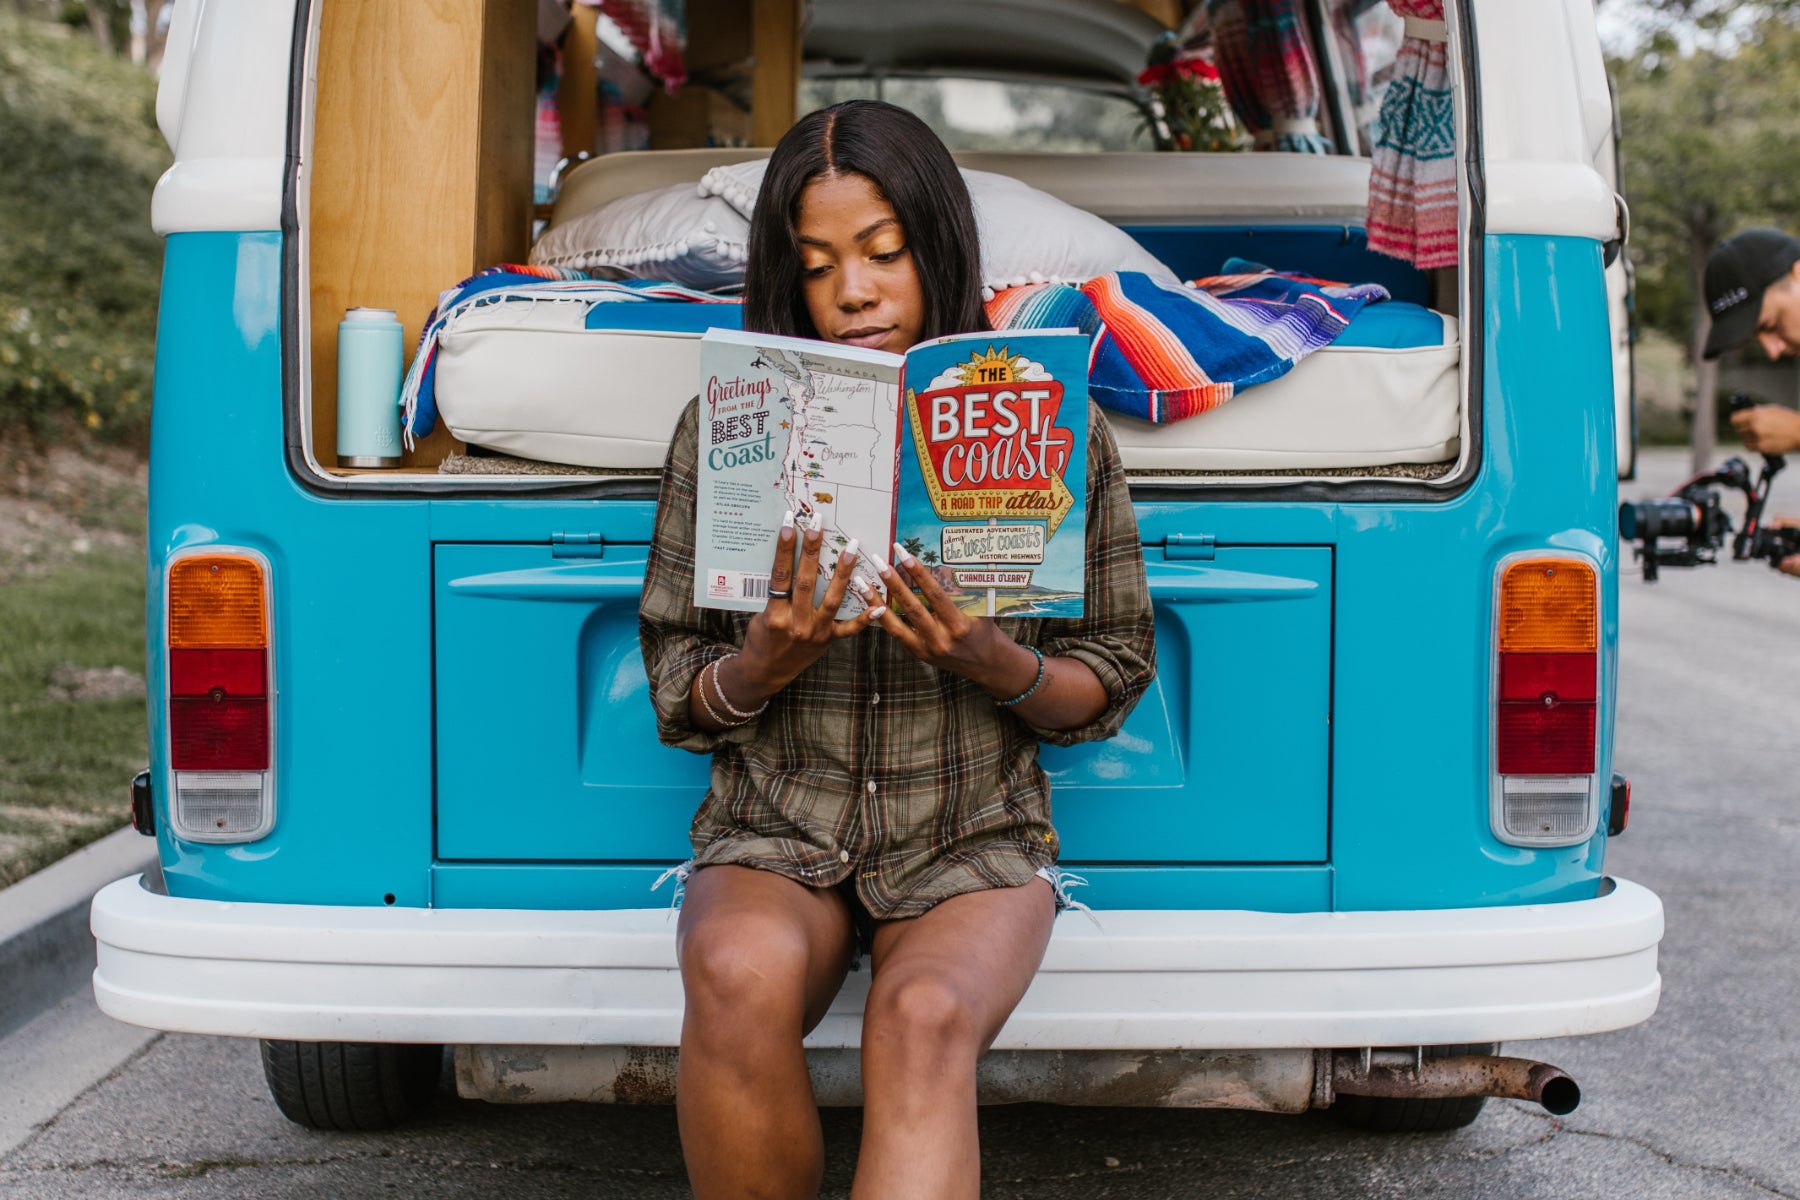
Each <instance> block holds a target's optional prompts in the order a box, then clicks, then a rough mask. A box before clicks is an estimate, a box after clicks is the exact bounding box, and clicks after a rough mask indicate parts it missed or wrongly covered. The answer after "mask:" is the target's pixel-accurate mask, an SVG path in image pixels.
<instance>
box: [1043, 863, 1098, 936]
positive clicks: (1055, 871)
mask: <svg viewBox="0 0 1800 1200" xmlns="http://www.w3.org/2000/svg"><path fill="white" fill-rule="evenodd" d="M1037 876H1038V878H1039V879H1042V880H1044V881H1045V882H1046V883H1048V884H1049V885H1050V890H1051V891H1053V892H1055V893H1056V915H1057V916H1059V917H1060V916H1062V915H1063V914H1064V913H1066V912H1068V911H1069V910H1070V909H1074V910H1075V911H1076V912H1078V913H1082V914H1084V915H1085V916H1086V917H1087V919H1088V920H1090V921H1092V922H1093V923H1094V928H1095V929H1099V928H1100V918H1099V917H1096V916H1095V915H1094V910H1093V909H1091V908H1089V907H1088V906H1087V905H1085V904H1083V903H1082V902H1081V901H1079V900H1077V899H1075V897H1073V896H1071V895H1069V892H1070V891H1071V890H1073V889H1074V888H1078V887H1087V886H1088V881H1087V878H1086V877H1085V876H1082V875H1077V874H1075V873H1074V872H1073V871H1065V870H1063V869H1062V868H1061V867H1039V868H1038V869H1037Z"/></svg>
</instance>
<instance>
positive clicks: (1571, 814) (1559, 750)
mask: <svg viewBox="0 0 1800 1200" xmlns="http://www.w3.org/2000/svg"><path fill="white" fill-rule="evenodd" d="M1498 592H1499V594H1498V603H1497V613H1498V626H1499V628H1498V629H1497V631H1496V637H1495V647H1496V654H1497V662H1496V664H1495V672H1494V677H1495V696H1494V782H1493V790H1492V811H1491V814H1490V815H1491V819H1492V822H1493V827H1494V833H1495V834H1496V836H1498V837H1499V838H1500V840H1502V841H1504V842H1509V843H1511V844H1513V845H1516V846H1569V845H1574V844H1575V843H1577V842H1582V841H1586V840H1587V839H1588V838H1590V837H1592V836H1593V834H1594V829H1595V825H1596V820H1597V814H1598V811H1599V808H1598V803H1597V795H1596V782H1595V781H1596V779H1597V775H1596V771H1597V769H1598V762H1597V757H1596V756H1597V754H1598V748H1597V746H1596V742H1595V736H1596V729H1597V722H1598V713H1599V710H1598V701H1599V685H1600V591H1599V577H1598V575H1597V573H1596V572H1595V570H1594V567H1593V565H1592V564H1591V563H1589V562H1587V561H1586V560H1585V559H1579V558H1565V557H1552V556H1547V555H1546V556H1537V555H1534V556H1531V557H1526V558H1515V559H1511V560H1509V561H1508V562H1506V563H1505V564H1504V565H1503V566H1502V567H1501V571H1500V583H1499V589H1498Z"/></svg>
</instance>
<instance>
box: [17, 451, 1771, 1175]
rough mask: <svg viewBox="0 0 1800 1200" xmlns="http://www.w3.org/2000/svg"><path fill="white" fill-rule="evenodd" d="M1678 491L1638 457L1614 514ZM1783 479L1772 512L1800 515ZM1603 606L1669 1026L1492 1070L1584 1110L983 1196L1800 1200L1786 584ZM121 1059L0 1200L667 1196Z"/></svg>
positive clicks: (577, 1139) (596, 1144) (1664, 465)
mask: <svg viewBox="0 0 1800 1200" xmlns="http://www.w3.org/2000/svg"><path fill="white" fill-rule="evenodd" d="M1679 471H1680V464H1679V461H1678V458H1677V456H1673V455H1660V456H1655V457H1654V458H1653V460H1652V461H1651V462H1649V463H1648V464H1646V470H1645V474H1646V476H1647V479H1646V482H1645V483H1644V484H1641V485H1626V491H1627V494H1648V493H1649V492H1650V491H1652V490H1657V489H1661V488H1666V487H1667V486H1668V485H1669V484H1670V483H1671V482H1672V481H1673V480H1674V479H1675V478H1676V476H1677V475H1678V474H1679ZM1797 474H1800V472H1797ZM1784 483H1786V487H1785V489H1784V488H1783V487H1782V486H1781V485H1778V487H1777V491H1776V496H1777V504H1776V505H1775V507H1776V508H1781V507H1783V505H1782V504H1781V503H1780V501H1781V500H1783V499H1787V500H1788V503H1787V504H1786V505H1785V507H1786V508H1787V509H1788V510H1789V511H1794V512H1800V483H1796V482H1793V481H1784ZM1623 593H1624V594H1623V597H1622V601H1621V622H1622V626H1623V634H1622V638H1621V662H1622V665H1621V670H1620V680H1621V686H1620V701H1619V725H1618V730H1619V733H1618V737H1619V750H1618V759H1619V763H1620V766H1621V768H1622V769H1624V770H1626V771H1627V772H1628V773H1629V774H1630V775H1631V777H1632V779H1633V782H1634V785H1635V791H1634V803H1633V809H1632V823H1631V829H1630V831H1629V833H1628V834H1627V835H1626V836H1625V837H1623V838H1621V839H1620V840H1619V841H1618V842H1617V843H1615V845H1614V847H1613V850H1612V854H1611V857H1610V860H1609V864H1608V865H1609V868H1610V869H1611V870H1612V871H1613V872H1614V873H1616V874H1619V875H1623V876H1626V877H1628V878H1632V879H1635V880H1638V881H1639V882H1641V883H1644V884H1647V885H1648V886H1650V887H1651V888H1653V889H1654V890H1656V891H1657V892H1658V893H1660V894H1661V896H1662V897H1663V900H1664V903H1665V904H1666V906H1667V909H1668V934H1667V937H1666V939H1665V940H1664V942H1663V946H1662V969H1663V979H1664V991H1663V1001H1662V1007H1661V1010H1660V1011H1659V1012H1658V1013H1657V1015H1656V1016H1655V1017H1654V1018H1653V1019H1652V1020H1651V1021H1650V1022H1649V1023H1648V1024H1646V1025H1643V1026H1640V1027H1638V1028H1636V1029H1632V1030H1626V1031H1623V1032H1620V1033H1616V1034H1610V1035H1605V1036H1600V1037H1592V1038H1585V1039H1580V1040H1575V1041H1568V1042H1558V1043H1537V1044H1513V1045H1511V1046H1509V1047H1508V1050H1509V1052H1511V1053H1516V1054H1524V1055H1527V1056H1534V1057H1543V1058H1546V1059H1549V1060H1550V1061H1553V1062H1556V1063H1558V1064H1559V1065H1561V1066H1563V1067H1564V1068H1566V1069H1567V1070H1569V1071H1570V1072H1571V1073H1572V1074H1573V1075H1574V1076H1575V1078H1576V1079H1577V1080H1579V1081H1580V1083H1581V1085H1582V1088H1583V1091H1584V1093H1585V1101H1584V1103H1583V1104H1582V1107H1581V1108H1580V1110H1579V1111H1577V1112H1576V1113H1574V1114H1573V1115H1571V1116H1570V1117H1568V1118H1563V1119H1555V1118H1551V1117H1549V1116H1547V1115H1545V1114H1544V1113H1543V1112H1541V1111H1540V1110H1536V1109H1534V1108H1533V1107H1531V1106H1527V1105H1524V1104H1520V1103H1514V1102H1510V1101H1504V1102H1503V1101H1492V1102H1490V1103H1489V1105H1488V1110H1487V1112H1486V1113H1485V1114H1484V1115H1483V1117H1482V1118H1481V1120H1480V1121H1478V1122H1477V1123H1476V1124H1475V1125H1474V1126H1473V1127H1471V1128H1470V1129H1467V1130H1464V1131H1461V1132H1457V1133H1452V1134H1438V1135H1421V1136H1411V1137H1374V1136H1369V1135H1362V1134H1355V1133H1351V1132H1348V1131H1345V1130H1343V1129H1340V1128H1339V1127H1338V1126H1336V1125H1335V1124H1333V1123H1332V1121H1331V1120H1330V1118H1329V1117H1328V1116H1325V1115H1322V1114H1314V1115H1308V1116H1305V1117H1300V1118H1292V1117H1261V1116H1252V1115H1244V1114H1236V1113H1223V1112H1179V1111H1155V1110H1151V1111H1140V1110H1092V1109H1056V1108H1047V1107H1038V1106H1032V1107H1022V1108H1011V1109H995V1110H990V1111H988V1112H986V1113H985V1114H984V1116H983V1119H982V1147H983V1156H984V1170H985V1177H986V1180H987V1189H986V1190H987V1194H988V1195H990V1196H995V1197H1081V1198H1083V1200H1091V1198H1094V1197H1127V1196H1128V1197H1146V1198H1148V1197H1188V1196H1206V1197H1208V1198H1209V1200H1232V1198H1237V1197H1243V1198H1250V1197H1256V1198H1264V1197H1267V1198H1271V1200H1274V1198H1280V1200H1289V1198H1291V1197H1331V1198H1333V1200H1362V1198H1374V1197H1408V1198H1413V1197H1437V1196H1442V1197H1460V1198H1478V1197H1494V1198H1496V1200H1498V1198H1502V1197H1503V1198H1505V1200H1533V1198H1538V1197H1543V1198H1552V1197H1554V1198H1561V1197H1571V1198H1572V1197H1581V1198H1582V1200H1607V1198H1615V1197H1616V1198H1618V1200H1652V1198H1658V1197H1670V1198H1677V1197H1678V1198H1680V1200H1712V1198H1715V1197H1717V1198H1721V1200H1723V1198H1727V1197H1731V1198H1738V1197H1742V1198H1751V1197H1756V1198H1763V1200H1766V1198H1768V1197H1783V1196H1785V1197H1794V1198H1797V1200H1800V1121H1797V1120H1796V1118H1797V1117H1800V1023H1796V1022H1795V1020H1794V1012H1795V1008H1796V996H1797V994H1800V961H1797V960H1796V957H1795V954H1794V950H1795V948H1796V946H1797V944H1800V883H1797V882H1796V872H1795V863H1796V859H1800V803H1797V798H1796V790H1797V789H1796V788H1795V786H1794V783H1793V779H1794V776H1795V774H1796V772H1797V771H1800V720H1797V719H1796V718H1797V717H1800V579H1791V578H1787V577H1785V576H1778V575H1776V574H1775V573H1774V572H1772V571H1770V570H1768V569H1767V568H1766V567H1765V566H1763V565H1762V564H1759V563H1737V564H1733V563H1727V564H1724V565H1722V566H1718V567H1714V568H1711V569H1709V570H1704V571H1689V572H1667V573H1665V575H1664V578H1663V579H1662V581H1661V582H1659V583H1658V584H1656V585H1655V586H1646V585H1644V584H1642V583H1641V582H1639V581H1638V580H1637V579H1635V578H1628V579H1627V580H1626V581H1625V584H1624V586H1623ZM103 1022H104V1018H100V1017H98V1016H95V1015H91V1014H87V1013H84V1012H83V1011H81V1007H80V1002H79V1001H77V1002H74V1003H72V1005H71V1006H70V1007H69V1008H68V1009H67V1010H66V1011H64V1012H62V1013H61V1014H60V1015H56V1019H54V1020H53V1019H49V1018H46V1019H45V1021H43V1022H40V1025H39V1026H38V1027H34V1028H36V1030H37V1032H36V1033H35V1034H34V1033H33V1030H32V1029H27V1030H26V1031H24V1032H23V1033H22V1034H21V1035H16V1036H15V1039H13V1041H14V1043H15V1044H14V1045H13V1046H12V1047H11V1049H10V1050H9V1049H8V1048H7V1045H6V1044H5V1043H0V1091H4V1089H6V1088H8V1087H10V1086H13V1085H14V1084H16V1083H19V1082H21V1079H22V1077H21V1076H20V1075H18V1074H13V1073H11V1071H10V1070H9V1069H8V1067H7V1063H8V1061H9V1060H8V1055H9V1054H12V1055H13V1056H14V1057H15V1058H16V1057H19V1056H20V1055H23V1056H24V1057H26V1058H31V1059H33V1060H34V1061H36V1062H38V1063H39V1064H40V1071H41V1069H42V1068H41V1064H42V1063H43V1062H44V1061H45V1059H46V1058H49V1059H51V1060H53V1061H54V1060H56V1059H58V1058H60V1057H61V1056H65V1055H66V1057H67V1058H68V1060H69V1061H71V1062H74V1061H76V1060H77V1059H80V1058H82V1057H83V1053H82V1052H83V1050H84V1048H88V1047H91V1046H92V1045H93V1044H94V1043H95V1042H96V1040H97V1039H104V1038H106V1037H108V1036H112V1037H114V1039H115V1040H117V1033H116V1032H113V1033H111V1034H109V1033H108V1031H107V1030H106V1028H105V1026H104V1025H103V1024H101V1023H103ZM108 1024H109V1023H108ZM28 1035H29V1036H30V1037H32V1038H35V1040H33V1041H31V1042H30V1044H29V1045H25V1046H23V1047H21V1046H20V1045H18V1044H17V1040H18V1038H20V1037H27V1036H28ZM127 1041H128V1042H131V1044H138V1045H140V1048H139V1049H137V1050H136V1051H135V1052H134V1053H133V1056H132V1057H130V1058H129V1059H128V1060H127V1061H125V1062H124V1063H123V1065H122V1066H120V1067H118V1068H117V1069H116V1070H113V1071H111V1073H110V1074H108V1075H107V1076H106V1077H105V1078H104V1079H101V1080H100V1081H99V1082H97V1083H94V1084H93V1085H92V1086H89V1087H87V1090H85V1091H84V1092H83V1091H81V1089H80V1087H74V1088H69V1094H70V1095H71V1096H75V1098H74V1099H73V1100H72V1101H70V1102H69V1103H67V1104H66V1105H63V1106H61V1107H60V1111H57V1112H56V1113H55V1115H54V1117H53V1118H51V1119H49V1120H48V1122H47V1123H46V1124H44V1125H42V1127H41V1128H39V1129H38V1130H37V1131H36V1132H35V1133H30V1132H29V1130H27V1132H26V1133H25V1134H24V1135H22V1136H23V1137H24V1139H25V1140H23V1141H22V1142H20V1143H18V1144H16V1145H15V1146H14V1147H13V1148H12V1149H10V1151H9V1152H6V1153H5V1154H4V1156H3V1157H0V1197H6V1198H14V1197H19V1198H23V1197H32V1198H36V1197H84V1198H89V1197H92V1198H102V1197H112V1196H120V1197H124V1196H131V1197H133V1198H138V1197H183V1198H187V1197H193V1198H199V1197H255V1198H258V1200H261V1198H270V1200H273V1198H276V1197H305V1198H307V1200H317V1198H318V1197H333V1198H337V1197H344V1198H354V1197H377V1196H389V1195H396V1194H398V1195H431V1196H442V1197H464V1196H468V1197H474V1196H481V1197H490V1196H493V1195H496V1194H501V1195H506V1196H508V1197H518V1198H521V1200H523V1198H528V1197H551V1196H576V1195H581V1196H590V1195H599V1196H608V1197H615V1196H616V1197H630V1198H634V1200H636V1198H643V1200H649V1198H652V1197H658V1198H660V1197H676V1196H684V1195H686V1189H685V1186H684V1183H683V1177H682V1172H681V1159H680V1152H679V1146H678V1144H677V1141H676V1135H675V1123H674V1117H673V1113H672V1111H670V1110H667V1109H630V1108H602V1107H586V1106H556V1107H546V1108H508V1107H490V1106H486V1105H481V1104H473V1103H465V1102H459V1101H457V1100H455V1099H453V1098H450V1097H446V1098H445V1099H444V1100H443V1102H442V1103H440V1104H439V1105H438V1106H437V1108H436V1110H435V1111H434V1112H433V1114H432V1115H431V1116H430V1117H429V1118H428V1119H426V1120H425V1121H423V1122H421V1123H420V1124H419V1125H418V1126H416V1127H415V1128H413V1129H410V1130H408V1131H405V1132H402V1133H395V1134H389V1135H380V1136H376V1135H365V1136H342V1135H330V1136H328V1135H322V1134H314V1133H309V1132H306V1131H304V1130H301V1129H299V1128H297V1127H295V1126H292V1125H290V1124H288V1123H287V1122H286V1121H284V1120H283V1119H282V1118H281V1116H280V1115H279V1114H278V1113H277V1112H276V1111H275V1108H274V1106H273V1104H272V1103H271V1102H270V1101H269V1100H268V1098H267V1094H266V1092H265V1091H264V1088H263V1083H262V1077H261V1072H260V1069H259V1067H258V1065H257V1054H256V1047H255V1046H254V1045H253V1044H249V1043H241V1042H233V1041H226V1040H220V1039H211V1038H200V1037H185V1036H164V1037H156V1038H152V1039H149V1040H148V1041H147V1042H146V1043H137V1042H133V1041H131V1039H127ZM121 1044H125V1043H121ZM85 1057H86V1058H87V1059H93V1058H94V1057H95V1056H94V1055H92V1054H87V1055H86V1056H85ZM102 1057H104V1056H102ZM112 1061H117V1059H116V1058H115V1059H113V1060H112ZM81 1069H84V1068H77V1067H72V1068H71V1071H74V1072H76V1073H77V1074H78V1073H79V1071H80V1070H81ZM27 1077H29V1076H27ZM87 1078H88V1079H91V1078H92V1076H91V1075H90V1076H88V1077H87ZM67 1082H68V1081H67V1080H66V1079H65V1080H64V1081H63V1082H62V1084H61V1085H60V1086H65V1087H66V1086H67ZM82 1082H84V1083H85V1080H84V1081H82ZM77 1093H79V1095H77ZM46 1116H48V1114H46ZM857 1123H858V1114H857V1113H855V1112H852V1111H841V1112H831V1113H828V1114H827V1116H826V1132H827V1138H828V1154H829V1160H828V1168H827V1179H826V1194H827V1195H833V1196H841V1195H843V1194H845V1192H846V1191H847V1188H848V1182H849V1173H850V1171H851V1168H852V1166H853V1162H854V1154H855V1146H856V1135H857ZM0 1133H3V1129H0ZM15 1140H16V1139H15ZM7 1145H8V1143H7V1142H6V1141H5V1140H4V1139H0V1149H5V1148H6V1147H7Z"/></svg>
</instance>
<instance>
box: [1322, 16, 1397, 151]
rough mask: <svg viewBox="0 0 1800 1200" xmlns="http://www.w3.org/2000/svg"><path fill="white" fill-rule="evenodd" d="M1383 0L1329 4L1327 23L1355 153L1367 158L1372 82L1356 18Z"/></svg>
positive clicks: (1371, 108) (1371, 107)
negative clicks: (1347, 106)
mask: <svg viewBox="0 0 1800 1200" xmlns="http://www.w3.org/2000/svg"><path fill="white" fill-rule="evenodd" d="M1382 2H1383V0H1329V3H1328V5H1327V7H1328V9H1329V13H1328V18H1327V19H1328V21H1329V23H1330V25H1331V36H1332V38H1333V40H1335V41H1336V43H1337V53H1338V63H1339V67H1340V69H1341V70H1342V73H1343V77H1344V92H1345V98H1346V99H1347V100H1348V101H1349V103H1350V124H1351V125H1353V126H1354V127H1355V128H1354V129H1353V130H1352V132H1353V133H1354V134H1355V136H1356V142H1357V145H1356V152H1357V153H1358V154H1362V155H1365V156H1366V155H1368V153H1369V152H1370V150H1371V147H1370V145H1369V125H1370V124H1371V123H1372V122H1373V121H1374V119H1375V113H1374V111H1373V105H1372V104H1371V103H1370V95H1371V92H1372V89H1373V84H1374V80H1373V79H1372V78H1371V77H1370V72H1369V56H1368V52H1367V51H1365V50H1364V49H1363V39H1362V31H1361V30H1359V29H1358V28H1357V26H1356V22H1357V18H1359V17H1361V16H1362V15H1363V14H1364V13H1366V12H1368V11H1369V10H1370V9H1371V8H1376V7H1378V6H1380V5H1381V4H1382Z"/></svg>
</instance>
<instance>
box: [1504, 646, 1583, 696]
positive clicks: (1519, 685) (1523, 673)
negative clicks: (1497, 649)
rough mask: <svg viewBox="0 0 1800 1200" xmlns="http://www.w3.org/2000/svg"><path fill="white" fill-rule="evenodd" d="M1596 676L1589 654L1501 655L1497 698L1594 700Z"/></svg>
mask: <svg viewBox="0 0 1800 1200" xmlns="http://www.w3.org/2000/svg"><path fill="white" fill-rule="evenodd" d="M1595 676H1596V672H1595V670H1594V656H1593V655H1592V654H1502V655H1501V656H1500V699H1501V700H1535V701H1542V700H1543V699H1544V698H1545V697H1546V696H1554V697H1555V698H1556V699H1557V700H1559V701H1566V700H1593V699H1594V684H1595Z"/></svg>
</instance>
